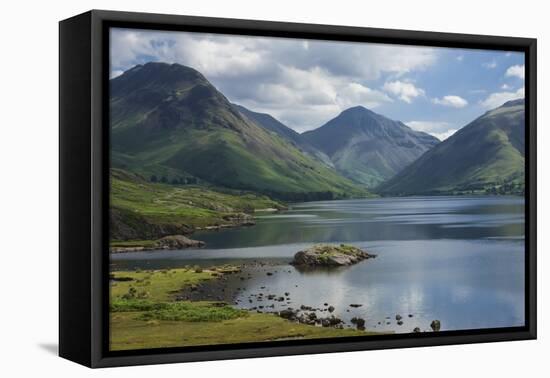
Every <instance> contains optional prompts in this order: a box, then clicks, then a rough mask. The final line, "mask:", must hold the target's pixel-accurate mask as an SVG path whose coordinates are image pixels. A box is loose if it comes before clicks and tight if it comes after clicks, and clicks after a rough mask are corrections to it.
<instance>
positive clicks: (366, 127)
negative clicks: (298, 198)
mask: <svg viewBox="0 0 550 378" xmlns="http://www.w3.org/2000/svg"><path fill="white" fill-rule="evenodd" d="M302 135H303V137H304V138H305V139H306V140H307V141H308V142H309V143H311V144H312V145H313V146H315V147H317V148H318V149H320V150H321V151H323V152H324V153H326V154H327V155H328V156H329V157H330V159H331V160H332V162H333V163H334V166H335V167H336V169H337V170H338V171H339V172H341V173H342V174H343V175H345V176H346V177H349V178H350V179H352V180H354V181H356V182H359V183H362V184H365V185H367V186H368V187H371V188H372V187H375V186H377V185H378V184H380V183H382V182H383V181H385V180H387V179H389V178H390V177H392V176H394V175H395V174H396V173H398V172H399V171H401V170H402V169H403V168H405V167H406V166H407V165H409V164H410V163H412V162H413V161H414V160H416V159H417V158H418V157H419V156H420V155H422V154H423V153H424V152H426V151H427V150H429V149H430V148H432V147H434V146H435V145H436V144H438V143H439V140H438V139H437V138H435V137H433V136H431V135H429V134H426V133H423V132H419V131H415V130H413V129H411V128H410V127H408V126H406V125H405V124H403V123H402V122H399V121H393V120H391V119H388V118H386V117H384V116H382V115H380V114H376V113H374V112H372V111H370V110H368V109H366V108H364V107H362V106H357V107H353V108H350V109H347V110H345V111H343V112H342V113H340V115H338V116H337V117H336V118H334V119H332V120H330V121H329V122H327V123H326V124H324V125H323V126H321V127H319V128H318V129H315V130H312V131H308V132H305V133H304V134H302Z"/></svg>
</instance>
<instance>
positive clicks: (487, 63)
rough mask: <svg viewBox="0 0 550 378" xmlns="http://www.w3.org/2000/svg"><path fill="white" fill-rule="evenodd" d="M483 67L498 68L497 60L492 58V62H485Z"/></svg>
mask: <svg viewBox="0 0 550 378" xmlns="http://www.w3.org/2000/svg"><path fill="white" fill-rule="evenodd" d="M483 67H485V68H488V69H493V68H496V67H497V62H496V61H495V60H492V61H490V62H485V63H483Z"/></svg>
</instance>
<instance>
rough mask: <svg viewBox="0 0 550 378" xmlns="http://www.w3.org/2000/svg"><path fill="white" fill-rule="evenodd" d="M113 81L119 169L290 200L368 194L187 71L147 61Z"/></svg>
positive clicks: (115, 159) (115, 161) (114, 147)
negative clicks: (268, 129) (240, 110)
mask: <svg viewBox="0 0 550 378" xmlns="http://www.w3.org/2000/svg"><path fill="white" fill-rule="evenodd" d="M110 84H111V97H110V104H111V144H112V151H113V152H112V162H113V164H114V167H115V168H121V169H126V170H130V171H134V172H135V173H138V174H141V175H143V176H146V177H147V176H149V175H150V176H151V177H152V176H153V175H155V176H163V175H164V176H167V181H171V180H174V179H181V178H182V177H184V178H186V177H189V176H191V177H194V178H196V179H198V180H199V182H200V181H203V182H206V183H211V184H214V185H218V186H223V187H228V188H232V189H245V190H254V191H257V192H261V193H265V194H269V195H272V196H274V197H277V198H282V199H290V200H310V199H330V198H343V197H348V196H364V195H368V192H367V191H366V190H364V189H362V188H360V187H359V186H358V185H356V184H354V183H353V182H352V181H350V180H348V179H346V178H344V177H342V176H340V175H339V174H338V173H337V172H336V171H334V170H332V169H330V168H329V167H327V166H326V165H324V164H322V163H320V162H318V161H317V160H315V159H313V158H311V157H309V156H307V155H306V154H304V153H302V152H301V151H300V150H299V149H298V148H296V147H295V146H293V145H292V144H290V143H288V142H287V141H286V140H284V139H283V138H281V137H279V136H277V135H274V134H273V133H270V132H268V131H267V130H265V129H264V128H263V127H261V126H259V125H258V124H257V123H256V122H254V121H253V120H251V119H249V118H247V117H245V116H243V115H242V114H241V113H240V112H239V111H238V110H236V109H235V107H234V106H233V105H232V104H231V103H230V102H229V100H228V99H227V98H226V97H225V96H224V95H223V94H222V93H221V92H219V91H218V90H217V89H216V88H215V87H214V86H213V85H212V84H211V83H210V82H209V81H208V80H207V79H206V78H205V77H204V76H203V75H202V74H201V73H200V72H198V71H196V70H194V69H192V68H190V67H186V66H182V65H179V64H167V63H147V64H145V65H143V66H136V67H133V68H132V69H130V70H128V71H126V72H125V73H123V74H122V75H120V76H118V77H117V78H114V79H112V80H111V81H110ZM164 176H163V177H164Z"/></svg>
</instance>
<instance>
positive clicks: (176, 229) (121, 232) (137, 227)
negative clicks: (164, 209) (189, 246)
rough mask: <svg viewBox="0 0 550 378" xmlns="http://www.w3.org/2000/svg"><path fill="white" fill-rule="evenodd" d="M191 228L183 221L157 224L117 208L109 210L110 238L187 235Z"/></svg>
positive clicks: (154, 237)
mask: <svg viewBox="0 0 550 378" xmlns="http://www.w3.org/2000/svg"><path fill="white" fill-rule="evenodd" d="M192 232H193V228H192V227H191V226H189V225H186V224H183V223H179V224H178V223H165V224H157V223H151V222H149V221H148V220H147V219H146V218H145V217H143V216H141V215H139V214H137V213H134V212H131V211H128V210H123V209H119V208H115V207H113V208H111V210H110V237H111V239H112V240H155V239H158V238H162V237H164V236H168V235H182V234H183V235H188V234H190V233H192Z"/></svg>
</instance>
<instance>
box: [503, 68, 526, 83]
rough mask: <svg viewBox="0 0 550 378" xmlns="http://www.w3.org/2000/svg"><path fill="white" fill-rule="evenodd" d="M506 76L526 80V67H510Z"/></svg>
mask: <svg viewBox="0 0 550 378" xmlns="http://www.w3.org/2000/svg"><path fill="white" fill-rule="evenodd" d="M506 76H508V77H518V78H520V79H522V80H523V79H525V65H523V64H522V65H519V64H516V65H515V66H510V67H508V69H507V70H506Z"/></svg>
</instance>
